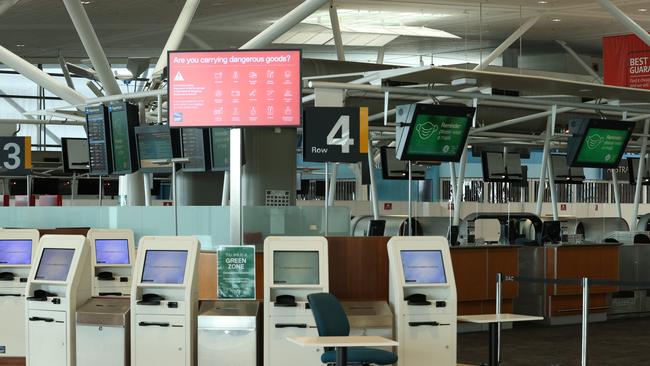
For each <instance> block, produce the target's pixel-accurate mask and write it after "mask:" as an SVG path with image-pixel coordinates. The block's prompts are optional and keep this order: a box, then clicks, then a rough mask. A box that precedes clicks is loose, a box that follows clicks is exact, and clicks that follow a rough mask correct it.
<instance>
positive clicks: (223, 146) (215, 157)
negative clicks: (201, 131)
mask: <svg viewBox="0 0 650 366" xmlns="http://www.w3.org/2000/svg"><path fill="white" fill-rule="evenodd" d="M210 148H211V156H212V170H214V171H227V170H230V129H227V128H211V129H210Z"/></svg>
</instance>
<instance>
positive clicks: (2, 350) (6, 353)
mask: <svg viewBox="0 0 650 366" xmlns="http://www.w3.org/2000/svg"><path fill="white" fill-rule="evenodd" d="M38 238H39V233H38V230H27V229H26V230H21V229H16V230H12V229H2V230H0V358H2V357H25V287H26V286H27V278H28V277H29V270H30V268H31V265H32V258H33V257H34V253H35V252H36V248H37V247H38Z"/></svg>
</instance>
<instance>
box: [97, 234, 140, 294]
mask: <svg viewBox="0 0 650 366" xmlns="http://www.w3.org/2000/svg"><path fill="white" fill-rule="evenodd" d="M87 237H88V240H89V241H90V246H91V248H92V261H91V265H92V271H91V275H92V284H93V292H92V293H93V296H129V295H130V294H131V266H132V264H133V260H134V259H135V249H134V244H135V243H134V240H133V231H131V230H109V229H90V230H89V231H88V235H87Z"/></svg>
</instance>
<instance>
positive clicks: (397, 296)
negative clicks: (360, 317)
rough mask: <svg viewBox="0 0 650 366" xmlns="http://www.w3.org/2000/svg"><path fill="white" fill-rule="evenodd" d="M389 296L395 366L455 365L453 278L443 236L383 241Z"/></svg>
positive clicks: (454, 296)
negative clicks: (386, 255) (396, 356)
mask: <svg viewBox="0 0 650 366" xmlns="http://www.w3.org/2000/svg"><path fill="white" fill-rule="evenodd" d="M388 261H389V276H390V283H389V299H390V305H391V308H392V309H393V312H394V314H395V335H396V337H397V341H398V342H399V347H398V348H397V353H398V358H399V362H398V365H399V366H419V365H426V364H429V363H431V360H436V364H438V365H441V366H452V365H454V366H455V365H456V316H457V302H456V282H455V280H454V271H453V267H452V264H451V255H450V253H449V245H448V243H447V239H445V238H443V237H394V238H392V239H390V241H389V242H388Z"/></svg>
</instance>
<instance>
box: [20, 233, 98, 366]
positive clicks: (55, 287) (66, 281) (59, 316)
mask: <svg viewBox="0 0 650 366" xmlns="http://www.w3.org/2000/svg"><path fill="white" fill-rule="evenodd" d="M89 272H90V248H89V245H88V240H87V239H86V237H84V236H81V235H45V236H43V237H42V238H41V240H40V244H39V248H38V250H37V253H36V260H35V261H34V266H33V267H32V270H31V272H30V274H29V278H28V281H27V291H26V294H27V305H26V306H27V310H26V316H27V364H28V365H30V366H75V365H76V362H75V361H76V359H75V348H76V347H75V346H76V333H75V313H76V310H77V308H78V307H79V306H80V305H82V304H83V303H84V302H86V301H87V300H88V299H89V298H90V294H91V285H90V282H91V281H90V273H89Z"/></svg>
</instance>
